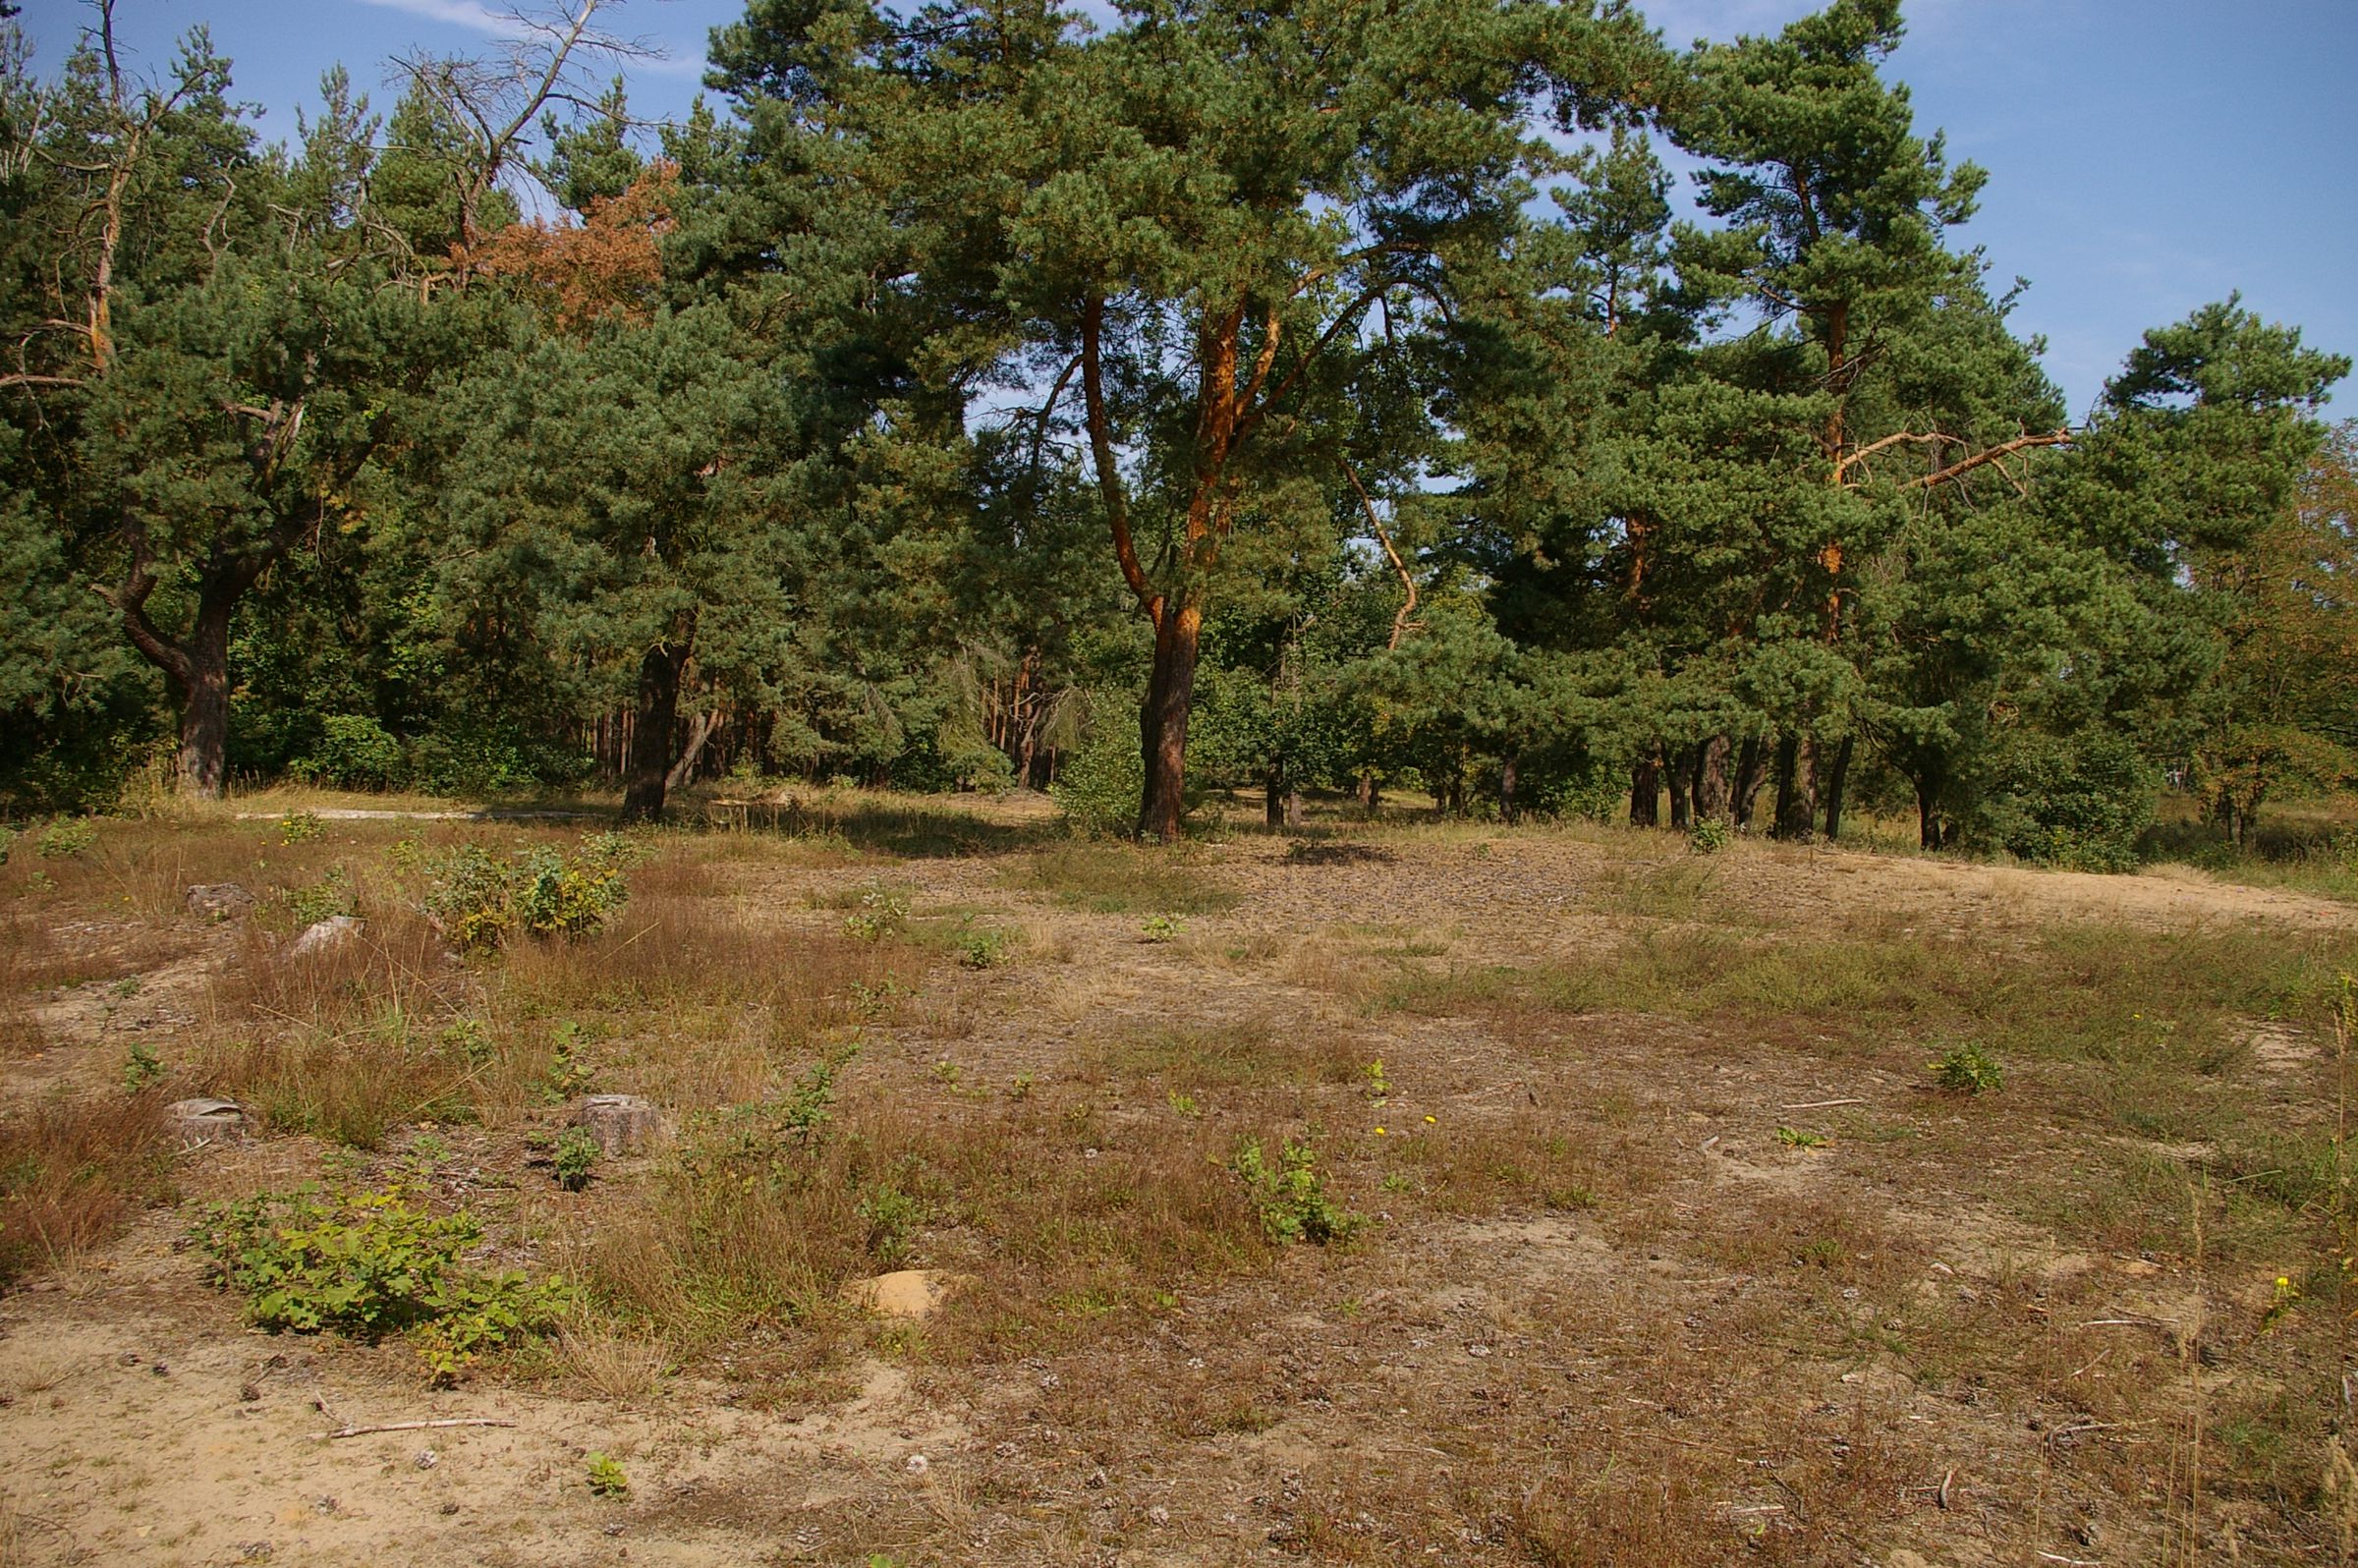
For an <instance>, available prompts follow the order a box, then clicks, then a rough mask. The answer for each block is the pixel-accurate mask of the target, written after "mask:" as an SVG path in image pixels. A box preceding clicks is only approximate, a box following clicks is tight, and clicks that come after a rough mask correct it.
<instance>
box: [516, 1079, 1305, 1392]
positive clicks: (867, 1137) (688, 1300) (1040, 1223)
mask: <svg viewBox="0 0 2358 1568" xmlns="http://www.w3.org/2000/svg"><path fill="white" fill-rule="evenodd" d="M1077 1108H1079V1107H1075V1106H1073V1105H1069V1104H1068V1105H1065V1106H1062V1107H1059V1106H1054V1105H1051V1104H1049V1103H1046V1102H1045V1099H1044V1097H1036V1098H1032V1099H1026V1100H1022V1101H1016V1102H1012V1103H1002V1104H992V1105H965V1104H960V1105H957V1106H954V1107H947V1108H937V1107H931V1106H926V1105H923V1104H919V1103H913V1102H911V1101H909V1100H907V1099H905V1098H901V1097H897V1096H890V1095H882V1094H879V1095H874V1096H864V1097H862V1098H860V1099H859V1100H858V1101H857V1102H856V1103H854V1104H853V1105H851V1106H849V1107H847V1108H846V1109H845V1110H844V1111H842V1112H841V1113H840V1119H839V1120H836V1121H833V1122H830V1123H828V1124H825V1126H824V1127H823V1129H822V1130H821V1131H818V1132H816V1133H814V1134H812V1135H810V1136H808V1137H805V1136H803V1135H800V1134H798V1133H797V1132H795V1131H794V1130H793V1128H792V1126H791V1112H790V1107H789V1106H787V1105H784V1104H779V1103H773V1104H771V1105H769V1106H766V1107H750V1108H746V1109H744V1110H741V1111H739V1112H737V1113H735V1114H728V1115H721V1116H716V1117H710V1118H706V1119H704V1120H703V1121H702V1123H701V1124H700V1125H698V1126H696V1127H695V1128H693V1129H692V1130H691V1131H690V1133H688V1134H687V1135H686V1136H684V1137H683V1138H682V1140H681V1144H680V1147H679V1148H677V1149H676V1150H675V1151H674V1153H673V1155H672V1156H671V1157H670V1158H669V1159H668V1160H667V1161H666V1162H665V1164H664V1166H663V1168H662V1169H661V1170H660V1171H659V1172H658V1173H657V1174H656V1176H655V1178H654V1179H653V1181H651V1182H650V1183H649V1184H648V1185H647V1186H646V1188H645V1189H644V1190H643V1191H641V1192H640V1193H638V1194H636V1195H634V1197H633V1199H632V1200H631V1201H630V1202H629V1203H628V1204H616V1205H614V1206H613V1207H612V1208H610V1209H609V1210H608V1211H606V1212H604V1213H601V1214H598V1215H595V1216H583V1218H582V1220H581V1222H580V1226H579V1228H578V1229H577V1230H575V1231H574V1232H572V1233H571V1234H570V1235H568V1236H566V1237H565V1238H564V1239H563V1240H562V1242H561V1243H560V1245H561V1246H562V1247H563V1248H564V1249H565V1250H566V1252H567V1253H568V1254H569V1256H570V1260H571V1266H572V1270H573V1272H575V1273H576V1274H578V1275H579V1277H581V1278H583V1279H585V1280H586V1281H587V1282H588V1283H589V1285H590V1286H591V1288H592V1289H593V1291H594V1292H595V1293H596V1295H597V1297H598V1298H599V1299H600V1300H601V1301H603V1302H605V1303H606V1304H607V1305H608V1307H609V1308H610V1309H611V1310H613V1311H614V1312H616V1313H617V1314H619V1315H621V1316H623V1317H624V1318H626V1319H627V1320H631V1321H637V1322H643V1323H646V1324H649V1325H653V1326H655V1327H658V1328H659V1329H661V1330H662V1331H664V1332H668V1333H672V1334H676V1335H678V1336H680V1337H681V1338H682V1339H683V1340H684V1341H686V1342H689V1343H699V1342H703V1343H708V1342H711V1341H713V1340H716V1339H721V1338H725V1337H727V1336H731V1335H740V1334H744V1333H746V1332H749V1331H751V1330H753V1329H755V1328H757V1327H759V1326H762V1325H770V1326H783V1325H788V1324H792V1325H798V1326H802V1327H806V1328H813V1329H819V1330H824V1329H826V1328H828V1327H829V1325H834V1326H836V1327H838V1328H841V1327H843V1326H845V1325H848V1324H851V1323H853V1322H855V1321H856V1320H857V1319H856V1317H855V1316H854V1315H852V1314H851V1313H850V1311H849V1310H848V1309H846V1308H844V1307H843V1306H841V1304H840V1300H839V1298H840V1294H841V1292H842V1290H843V1288H844V1287H845V1286H846V1285H847V1284H849V1283H850V1282H852V1281H854V1280H857V1279H860V1278H863V1277H866V1276H868V1275H870V1274H872V1273H876V1272H879V1271H881V1270H885V1269H890V1268H894V1267H906V1266H929V1267H945V1268H949V1269H952V1270H954V1271H956V1272H960V1273H964V1274H967V1275H970V1276H972V1283H971V1284H970V1285H969V1286H968V1287H967V1288H965V1289H964V1290H962V1291H961V1293H960V1298H959V1301H960V1306H959V1310H958V1312H957V1313H955V1314H954V1315H951V1316H950V1317H949V1318H947V1319H944V1320H943V1321H942V1322H941V1323H939V1324H936V1325H929V1327H928V1329H927V1333H926V1343H927V1345H928V1348H929V1350H930V1352H931V1353H932V1354H935V1355H937V1356H948V1357H951V1358H953V1359H968V1358H974V1357H982V1356H988V1357H994V1358H995V1357H998V1356H1004V1355H1014V1354H1029V1353H1032V1352H1034V1351H1037V1350H1038V1349H1039V1348H1041V1347H1043V1346H1048V1345H1054V1344H1058V1343H1063V1342H1066V1341H1068V1340H1069V1339H1070V1338H1071V1337H1072V1336H1073V1335H1075V1334H1080V1333H1085V1332H1089V1331H1092V1330H1094V1329H1095V1328H1096V1327H1098V1326H1100V1325H1102V1324H1103V1323H1104V1322H1105V1321H1106V1320H1107V1319H1121V1320H1125V1321H1129V1320H1135V1319H1136V1317H1137V1315H1139V1314H1140V1313H1142V1312H1144V1311H1146V1310H1148V1309H1149V1308H1150V1307H1151V1303H1152V1302H1153V1300H1154V1299H1155V1296H1156V1293H1157V1292H1160V1293H1164V1294H1166V1295H1167V1294H1168V1293H1169V1292H1171V1291H1174V1290H1176V1289H1178V1288H1180V1286H1182V1285H1183V1284H1186V1283H1189V1282H1191V1281H1193V1280H1196V1279H1199V1278H1202V1277H1206V1276H1207V1275H1210V1274H1217V1273H1220V1272H1222V1271H1225V1270H1228V1269H1232V1268H1235V1267H1239V1266H1246V1265H1249V1264H1251V1263H1253V1262H1255V1261H1257V1260H1260V1259H1263V1258H1264V1257H1265V1256H1266V1245H1265V1242H1264V1241H1263V1236H1262V1232H1261V1224H1260V1219H1259V1216H1258V1214H1257V1212H1256V1210H1255V1209H1254V1207H1253V1205H1252V1203H1251V1201H1250V1198H1249V1196H1248V1194H1247V1193H1246V1191H1245V1189H1244V1188H1243V1186H1242V1184H1241V1183H1239V1182H1238V1181H1236V1180H1235V1179H1234V1178H1233V1177H1232V1176H1230V1175H1229V1174H1228V1173H1227V1171H1226V1170H1225V1168H1224V1161H1225V1156H1226V1154H1227V1151H1228V1150H1227V1146H1226V1140H1225V1139H1224V1138H1223V1137H1221V1136H1220V1135H1219V1134H1217V1133H1216V1132H1213V1131H1209V1130H1205V1129H1196V1128H1189V1129H1182V1130H1180V1131H1178V1132H1176V1133H1174V1134H1169V1135H1164V1136H1158V1137H1156V1138H1153V1139H1151V1140H1144V1141H1141V1142H1140V1143H1138V1144H1137V1145H1135V1146H1131V1147H1119V1148H1115V1147H1104V1148H1100V1147H1098V1146H1096V1145H1095V1144H1093V1143H1085V1142H1084V1140H1085V1139H1089V1138H1094V1137H1101V1136H1102V1135H1101V1133H1099V1132H1097V1131H1095V1129H1094V1128H1093V1126H1092V1124H1091V1121H1090V1119H1089V1118H1088V1117H1086V1116H1078V1117H1076V1116H1075V1115H1073V1114H1071V1112H1073V1111H1074V1110H1075V1109H1077Z"/></svg>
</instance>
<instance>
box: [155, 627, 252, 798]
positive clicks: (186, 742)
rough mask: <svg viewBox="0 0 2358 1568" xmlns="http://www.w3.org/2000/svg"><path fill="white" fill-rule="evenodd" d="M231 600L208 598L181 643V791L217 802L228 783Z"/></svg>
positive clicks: (178, 683)
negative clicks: (185, 638)
mask: <svg viewBox="0 0 2358 1568" xmlns="http://www.w3.org/2000/svg"><path fill="white" fill-rule="evenodd" d="M235 602H236V601H235V600H234V599H233V598H230V597H227V596H220V597H216V596H215V595H213V594H211V593H209V592H208V593H206V594H205V595H204V596H203V597H202V598H201V599H200V600H199V601H198V603H197V624H196V625H195V626H193V627H191V628H190V629H189V635H188V638H187V640H186V641H184V642H182V643H181V644H180V652H181V655H182V661H183V662H182V668H181V669H180V670H178V671H172V672H168V673H171V674H172V675H173V676H174V680H173V684H174V685H175V686H178V687H179V688H180V756H179V791H180V793H181V794H183V795H189V796H194V797H196V798H197V799H198V800H205V801H217V800H219V799H220V798H221V794H222V791H223V790H224V789H225V788H226V787H227V785H228V782H229V620H230V615H231V612H232V611H233V609H234V608H235Z"/></svg>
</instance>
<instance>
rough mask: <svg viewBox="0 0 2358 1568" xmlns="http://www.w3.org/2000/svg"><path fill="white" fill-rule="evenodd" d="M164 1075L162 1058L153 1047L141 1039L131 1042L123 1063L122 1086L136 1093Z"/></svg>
mask: <svg viewBox="0 0 2358 1568" xmlns="http://www.w3.org/2000/svg"><path fill="white" fill-rule="evenodd" d="M163 1076H164V1059H163V1058H162V1057H161V1056H158V1055H157V1054H156V1053H155V1047H154V1046H153V1045H151V1044H149V1043H148V1042H147V1041H146V1040H143V1039H135V1040H133V1041H132V1042H131V1053H130V1055H129V1056H128V1057H127V1058H125V1060H124V1063H123V1087H124V1088H125V1089H126V1090H129V1091H130V1092H132V1093H134V1094H137V1093H139V1092H141V1091H143V1090H146V1089H149V1088H152V1087H153V1086H154V1084H155V1082H156V1081H157V1080H158V1079H160V1078H162V1077H163Z"/></svg>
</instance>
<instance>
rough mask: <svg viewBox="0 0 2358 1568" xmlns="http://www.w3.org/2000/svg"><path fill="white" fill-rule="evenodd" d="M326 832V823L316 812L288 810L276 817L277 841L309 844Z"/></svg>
mask: <svg viewBox="0 0 2358 1568" xmlns="http://www.w3.org/2000/svg"><path fill="white" fill-rule="evenodd" d="M326 832H327V824H326V823H325V822H323V821H321V820H320V819H319V813H318V812H287V813H286V815H284V816H282V817H280V818H279V819H278V841H279V842H280V843H281V844H290V845H291V844H309V843H311V842H312V841H313V840H315V839H318V838H319V837H321V836H322V835H324V834H325V833H326Z"/></svg>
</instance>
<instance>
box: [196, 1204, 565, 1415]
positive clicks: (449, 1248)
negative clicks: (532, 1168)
mask: <svg viewBox="0 0 2358 1568" xmlns="http://www.w3.org/2000/svg"><path fill="white" fill-rule="evenodd" d="M195 1235H196V1239H197V1243H198V1245H199V1247H200V1248H201V1249H202V1251H203V1253H204V1255H205V1257H206V1258H207V1259H209V1260H211V1265H212V1266H211V1277H212V1280H213V1282H214V1283H215V1284H217V1285H219V1286H220V1287H221V1288H222V1289H224V1290H228V1291H232V1292H235V1293H236V1294H238V1295H240V1296H242V1297H244V1298H245V1312H246V1317H247V1320H248V1321H250V1322H252V1323H253V1324H254V1325H255V1326H256V1327H259V1328H267V1329H270V1330H272V1331H274V1332H275V1331H280V1330H289V1331H292V1332H295V1333H304V1334H316V1333H324V1332H330V1331H333V1332H337V1333H344V1334H349V1335H352V1336H354V1337H356V1338H361V1339H376V1338H379V1337H381V1336H383V1335H386V1334H405V1335H407V1336H408V1337H409V1339H410V1340H411V1342H412V1343H413V1344H414V1345H416V1347H417V1349H418V1353H419V1355H420V1357H421V1359H422V1360H423V1361H424V1363H425V1366H426V1368H427V1371H428V1372H429V1373H430V1375H431V1376H432V1378H433V1379H434V1380H435V1381H437V1382H449V1381H452V1380H455V1379H456V1378H457V1377H458V1376H459V1375H460V1374H461V1373H462V1372H464V1371H466V1369H467V1368H468V1367H469V1366H471V1365H472V1364H473V1363H474V1362H475V1361H476V1360H477V1358H478V1357H480V1356H482V1355H485V1354H487V1353H491V1352H497V1351H503V1350H508V1349H512V1348H514V1347H516V1346H517V1345H519V1344H522V1343H523V1342H525V1341H526V1340H529V1339H532V1338H535V1337H538V1336H540V1335H543V1334H546V1333H549V1332H551V1331H553V1330H554V1328H555V1327H556V1325H557V1323H558V1321H559V1320H560V1319H561V1318H562V1317H563V1316H564V1314H565V1311H566V1309H567V1307H568V1306H569V1305H570V1302H571V1299H572V1298H571V1292H570V1291H569V1289H568V1288H567V1286H566V1284H565V1282H564V1281H563V1280H561V1279H543V1280H537V1281H535V1280H532V1279H530V1278H528V1277H527V1276H526V1274H525V1273H524V1272H523V1270H521V1269H503V1270H497V1271H486V1270H482V1269H478V1268H476V1267H474V1266H471V1265H470V1264H469V1262H468V1261H467V1256H468V1254H469V1253H470V1252H471V1251H472V1250H473V1249H474V1247H475V1246H476V1244H477V1242H479V1241H481V1240H482V1237H483V1227H482V1224H481V1222H480V1221H478V1220H477V1218H476V1216H475V1215H473V1214H471V1213H469V1212H468V1211H467V1210H465V1209H457V1210H452V1211H448V1212H435V1211H433V1210H431V1209H429V1208H428V1207H427V1206H426V1205H425V1204H424V1201H423V1195H422V1194H421V1193H420V1192H419V1191H417V1190H416V1189H414V1188H412V1187H409V1186H406V1185H403V1184H400V1183H396V1184H394V1185H393V1186H390V1187H386V1188H384V1189H382V1190H378V1191H365V1192H349V1193H341V1194H336V1195H333V1196H321V1195H319V1194H315V1193H294V1194H266V1195H264V1196H262V1197H258V1198H252V1199H247V1200H244V1201H243V1202H239V1203H234V1204H215V1205H213V1206H212V1207H210V1208H208V1209H207V1210H206V1211H205V1213H204V1216H203V1218H202V1219H201V1220H199V1221H198V1223H197V1229H196V1232H195Z"/></svg>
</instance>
